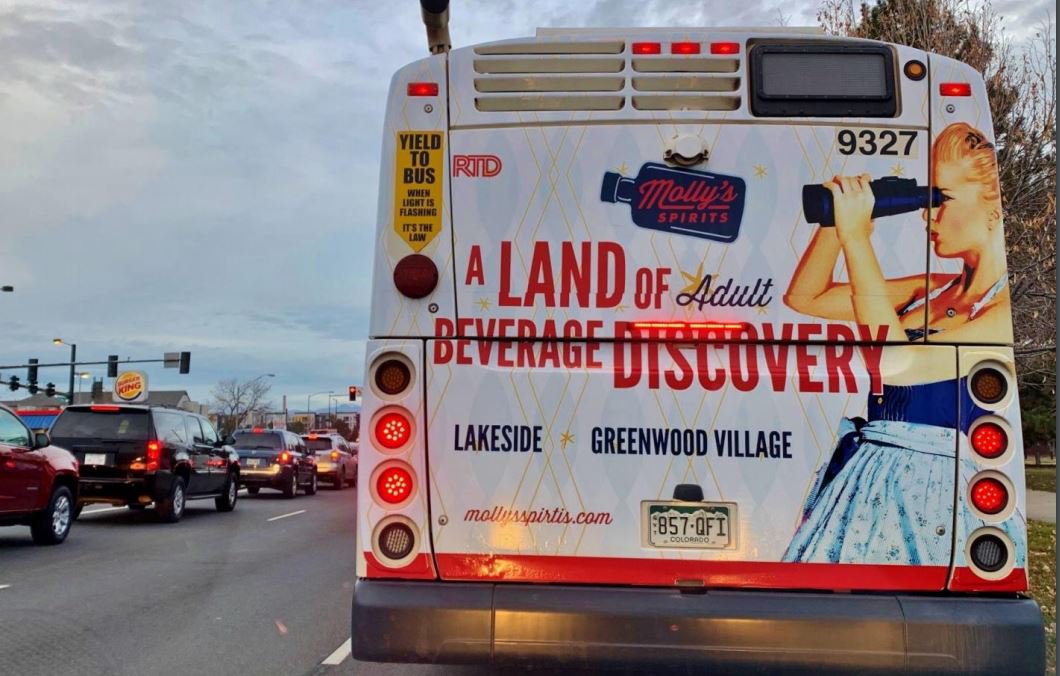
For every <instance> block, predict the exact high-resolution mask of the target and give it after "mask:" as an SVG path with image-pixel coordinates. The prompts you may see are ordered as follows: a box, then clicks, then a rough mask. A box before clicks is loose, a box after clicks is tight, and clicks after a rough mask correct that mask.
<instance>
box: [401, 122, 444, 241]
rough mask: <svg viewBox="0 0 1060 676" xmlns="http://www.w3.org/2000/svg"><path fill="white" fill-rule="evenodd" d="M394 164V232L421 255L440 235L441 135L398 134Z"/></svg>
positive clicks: (442, 142)
mask: <svg viewBox="0 0 1060 676" xmlns="http://www.w3.org/2000/svg"><path fill="white" fill-rule="evenodd" d="M395 152H396V153H397V157H396V158H395V162H394V167H395V169H394V231H395V232H396V233H397V234H398V236H399V237H401V238H402V239H403V240H405V242H406V243H408V245H409V246H410V247H412V250H413V251H417V252H418V251H421V250H422V249H423V247H425V246H427V245H428V244H430V242H431V240H432V239H434V238H435V236H436V235H437V234H438V233H439V232H441V231H442V167H443V164H442V162H443V154H444V153H445V140H444V135H443V133H442V132H440V131H402V132H398V135H397V145H396V147H395Z"/></svg>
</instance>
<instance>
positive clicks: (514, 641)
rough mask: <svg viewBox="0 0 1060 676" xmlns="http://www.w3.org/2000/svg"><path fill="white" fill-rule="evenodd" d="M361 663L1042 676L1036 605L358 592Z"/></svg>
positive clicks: (590, 592)
mask: <svg viewBox="0 0 1060 676" xmlns="http://www.w3.org/2000/svg"><path fill="white" fill-rule="evenodd" d="M352 648H353V656H354V658H356V659H358V660H365V661H371V662H430V663H478V664H505V665H518V664H525V665H537V664H544V665H547V664H552V665H563V666H578V667H627V668H628V667H633V668H647V669H659V668H665V667H680V668H684V667H685V666H686V665H697V666H711V667H714V668H716V669H718V670H721V673H729V672H733V673H736V672H742V671H744V670H759V671H763V672H767V673H772V672H774V671H778V670H783V671H784V672H785V673H822V672H834V673H849V672H854V671H856V672H858V673H888V674H910V673H917V674H919V673H932V674H990V675H991V676H996V675H997V674H998V673H1003V674H1036V675H1037V674H1041V673H1043V671H1044V669H1045V636H1044V632H1043V628H1042V616H1041V613H1040V612H1039V610H1038V605H1037V604H1036V603H1035V602H1034V601H1033V600H1031V599H1021V598H972V597H960V596H914V595H901V594H890V595H884V594H873V595H869V594H820V593H802V592H767V591H730V590H724V591H723V590H710V591H705V592H704V591H700V592H698V593H697V592H682V591H678V590H674V589H659V588H630V587H584V586H580V587H575V586H556V585H549V586H544V585H522V584H489V583H461V582H412V581H384V580H365V579H362V580H358V582H357V584H356V587H355V590H354V598H353V622H352Z"/></svg>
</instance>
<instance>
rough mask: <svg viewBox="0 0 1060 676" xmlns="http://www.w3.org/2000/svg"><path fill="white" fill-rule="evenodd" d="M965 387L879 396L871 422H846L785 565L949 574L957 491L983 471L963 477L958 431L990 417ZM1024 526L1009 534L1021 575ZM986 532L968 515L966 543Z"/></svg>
mask: <svg viewBox="0 0 1060 676" xmlns="http://www.w3.org/2000/svg"><path fill="white" fill-rule="evenodd" d="M910 309H913V308H910V307H908V306H907V308H903V310H904V311H908V310H910ZM900 314H904V312H901V311H900ZM914 339H915V338H914ZM965 381H966V379H965V378H961V379H960V380H959V381H955V380H944V381H938V382H933V383H925V384H921V385H909V386H895V385H884V388H883V395H882V396H875V395H870V398H869V406H868V412H867V413H868V420H864V419H861V418H853V419H851V418H844V419H843V420H842V421H841V422H840V426H839V432H838V442H837V444H836V448H835V452H834V453H833V455H832V458H831V461H830V462H829V463H828V464H827V465H826V466H824V467H822V468H821V469H820V470H819V471H818V473H817V478H816V481H815V483H814V487H813V489H812V490H811V491H810V494H809V496H808V497H807V500H806V504H805V505H804V508H803V521H802V523H801V524H800V526H799V528H798V530H797V531H796V532H795V535H794V536H793V537H792V540H791V543H790V544H789V545H788V548H787V551H786V552H785V553H784V557H783V560H784V561H790V562H817V563H885V564H904V565H937V566H943V565H946V566H948V565H949V564H950V556H951V550H952V548H953V542H954V539H953V537H954V534H953V533H952V530H953V527H954V520H953V510H954V502H955V498H956V499H960V498H959V497H958V496H955V495H954V490H956V491H966V490H967V486H968V484H969V481H970V479H971V478H972V476H973V475H975V474H976V473H977V471H978V469H977V468H976V466H975V464H974V463H972V462H971V461H970V460H967V459H962V460H961V461H960V466H959V472H957V471H955V470H957V469H958V468H957V467H955V463H956V462H957V459H956V454H957V442H958V434H959V432H958V424H959V425H960V432H963V433H965V434H967V431H968V427H969V426H970V424H971V423H972V422H973V421H974V420H975V419H976V418H978V417H979V416H980V415H982V414H984V413H986V411H984V410H983V409H981V408H979V407H977V406H975V404H974V403H973V402H972V401H971V399H970V398H969V397H965V396H959V395H958V393H960V392H964V391H965V389H964V388H965V385H966V382H965ZM958 408H960V410H958ZM955 477H956V478H957V483H956V487H954V478H955ZM962 502H963V500H962ZM1023 520H1024V516H1023V515H1022V514H1020V513H1017V514H1015V515H1014V517H1013V518H1011V519H1007V520H1006V521H1005V523H1004V524H1002V525H1001V526H1000V527H1001V529H1002V530H1004V531H1005V533H1007V534H1008V536H1009V537H1010V538H1012V541H1013V543H1014V544H1015V549H1016V556H1017V561H1016V565H1017V566H1024V565H1025V558H1026V549H1027V547H1026V533H1025V530H1024V528H1023V527H1022V524H1023ZM1013 523H1016V524H1019V525H1018V526H1013V525H1012V524H1013ZM984 525H985V523H984V522H983V521H982V520H981V519H979V518H978V517H976V516H975V515H974V514H973V513H972V512H971V510H969V509H961V511H960V518H959V519H958V520H957V523H956V527H957V529H958V533H957V535H958V539H957V542H964V541H965V540H966V536H967V535H969V534H970V533H971V532H972V531H974V530H976V529H977V528H981V527H982V526H984Z"/></svg>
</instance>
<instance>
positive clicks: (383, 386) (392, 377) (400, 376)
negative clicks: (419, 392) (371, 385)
mask: <svg viewBox="0 0 1060 676" xmlns="http://www.w3.org/2000/svg"><path fill="white" fill-rule="evenodd" d="M411 381H412V373H411V372H410V371H409V367H408V366H407V365H406V364H405V362H403V361H401V360H399V359H387V360H386V361H384V362H383V363H382V364H380V365H379V366H378V367H376V369H375V386H376V387H378V388H379V389H380V391H382V392H383V394H389V395H394V394H401V393H402V392H404V391H405V388H406V387H408V386H409V383H410V382H411Z"/></svg>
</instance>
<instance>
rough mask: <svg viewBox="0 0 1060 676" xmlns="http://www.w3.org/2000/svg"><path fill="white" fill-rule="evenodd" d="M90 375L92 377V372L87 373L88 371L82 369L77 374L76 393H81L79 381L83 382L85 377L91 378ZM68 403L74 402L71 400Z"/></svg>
mask: <svg viewBox="0 0 1060 676" xmlns="http://www.w3.org/2000/svg"><path fill="white" fill-rule="evenodd" d="M91 377H92V374H91V373H89V372H88V371H82V372H81V373H78V374H77V393H78V394H81V383H82V382H84V380H85V378H91ZM70 403H71V404H72V403H74V402H72V401H71V402H70Z"/></svg>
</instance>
